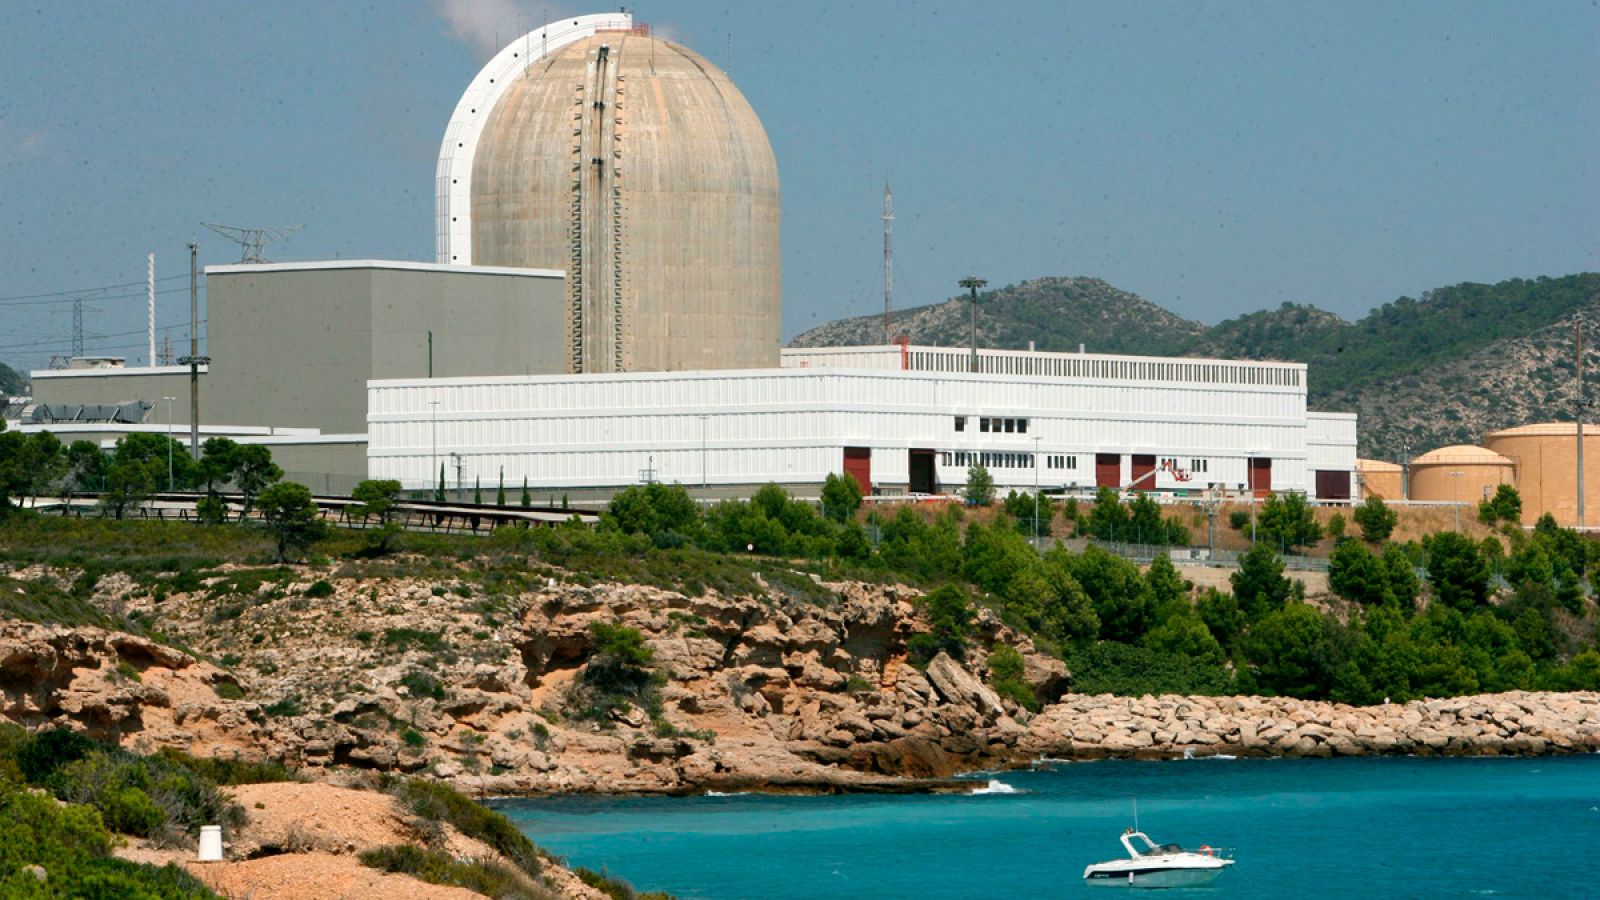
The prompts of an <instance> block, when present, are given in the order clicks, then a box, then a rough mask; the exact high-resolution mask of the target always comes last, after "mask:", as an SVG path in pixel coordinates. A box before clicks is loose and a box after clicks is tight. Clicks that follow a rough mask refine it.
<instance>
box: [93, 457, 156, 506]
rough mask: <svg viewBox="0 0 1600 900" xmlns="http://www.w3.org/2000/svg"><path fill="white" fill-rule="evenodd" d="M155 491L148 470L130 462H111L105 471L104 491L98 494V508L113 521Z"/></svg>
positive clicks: (142, 465) (137, 463) (138, 463)
mask: <svg viewBox="0 0 1600 900" xmlns="http://www.w3.org/2000/svg"><path fill="white" fill-rule="evenodd" d="M154 490H155V478H154V477H152V476H151V474H150V468H149V467H148V466H146V465H144V464H143V463H140V462H135V461H132V460H122V461H120V462H112V463H111V466H110V468H108V469H106V489H105V491H104V492H102V493H101V494H100V508H101V510H102V511H103V512H105V513H108V514H110V516H111V517H112V518H114V519H120V518H122V517H123V516H124V515H126V514H127V512H128V510H130V509H132V508H134V507H136V506H138V505H139V504H141V503H143V502H144V501H145V500H146V499H147V498H149V496H150V494H151V493H152V492H153V491H154Z"/></svg>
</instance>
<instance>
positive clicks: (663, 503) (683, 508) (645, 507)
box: [600, 482, 787, 538]
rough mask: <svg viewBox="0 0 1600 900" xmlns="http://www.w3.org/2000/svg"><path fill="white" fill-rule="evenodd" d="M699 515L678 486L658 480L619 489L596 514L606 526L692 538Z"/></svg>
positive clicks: (685, 491) (684, 492) (691, 499)
mask: <svg viewBox="0 0 1600 900" xmlns="http://www.w3.org/2000/svg"><path fill="white" fill-rule="evenodd" d="M786 499H787V498H786ZM699 518H700V507H699V506H697V505H696V504H695V502H694V498H692V497H690V496H689V492H688V491H687V490H685V489H684V487H683V486H682V485H678V484H671V485H668V484H661V483H660V482H652V483H650V484H636V485H633V486H632V487H629V488H626V489H624V490H622V491H621V492H619V493H618V494H617V495H616V496H614V497H612V498H611V502H610V503H608V504H606V510H605V512H603V513H601V514H600V521H601V522H602V523H603V524H605V525H606V526H607V527H609V528H615V529H617V530H618V531H621V532H622V533H623V534H643V535H646V536H647V537H652V538H653V537H655V536H656V535H658V534H668V533H670V534H680V535H683V536H685V537H692V536H693V535H694V534H695V531H696V526H697V524H698V522H699Z"/></svg>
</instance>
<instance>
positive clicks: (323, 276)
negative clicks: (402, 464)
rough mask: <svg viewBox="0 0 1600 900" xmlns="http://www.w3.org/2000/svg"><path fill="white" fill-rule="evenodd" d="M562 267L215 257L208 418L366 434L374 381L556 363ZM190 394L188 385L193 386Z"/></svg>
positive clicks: (532, 369)
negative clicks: (247, 261) (250, 261)
mask: <svg viewBox="0 0 1600 900" xmlns="http://www.w3.org/2000/svg"><path fill="white" fill-rule="evenodd" d="M564 302H565V277H564V275H563V274H562V273H561V272H559V271H553V270H544V269H513V268H495V267H486V266H476V267H474V266H448V265H436V264H433V263H411V262H387V261H377V260H338V261H321V262H309V263H269V264H262V265H230V266H208V267H207V268H206V309H207V312H206V316H207V319H208V322H207V332H208V333H209V335H210V340H209V342H208V353H209V354H210V356H211V358H212V364H211V370H212V373H213V374H212V376H211V377H210V378H208V379H206V380H205V382H204V383H203V384H202V386H201V390H202V393H201V406H200V417H201V421H202V422H204V421H206V420H208V419H209V420H211V421H220V422H229V423H234V424H249V425H280V426H292V427H311V428H320V429H321V430H322V431H323V433H325V434H343V433H365V431H366V428H367V381H368V380H369V379H374V378H426V377H428V375H429V353H428V335H429V333H430V332H431V333H432V334H433V354H432V356H433V362H432V366H433V369H432V374H433V375H435V376H437V377H441V378H444V377H452V376H468V375H511V374H533V375H538V374H559V373H561V372H564V371H565V370H566V368H565V357H564V356H563V355H562V354H563V349H564V348H563V346H562V341H563V336H564V322H563V319H562V311H563V309H564V306H563V304H564ZM186 396H187V395H186Z"/></svg>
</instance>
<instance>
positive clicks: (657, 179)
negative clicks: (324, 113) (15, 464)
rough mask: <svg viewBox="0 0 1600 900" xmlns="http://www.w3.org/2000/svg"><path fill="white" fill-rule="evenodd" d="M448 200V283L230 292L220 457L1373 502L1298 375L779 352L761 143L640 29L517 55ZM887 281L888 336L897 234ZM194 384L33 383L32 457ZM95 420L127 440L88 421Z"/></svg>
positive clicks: (363, 266) (555, 477)
mask: <svg viewBox="0 0 1600 900" xmlns="http://www.w3.org/2000/svg"><path fill="white" fill-rule="evenodd" d="M442 118H443V117H442V116H441V119H442ZM435 179H436V181H435V186H436V191H435V197H436V208H435V257H436V258H435V261H434V262H432V263H418V262H400V261H383V260H322V261H311V262H289V263H272V264H253V263H245V264H235V265H226V266H212V267H208V268H207V269H206V275H207V280H208V286H209V287H210V290H209V291H208V294H209V296H208V315H209V320H210V329H211V331H210V340H209V341H208V344H209V346H208V348H207V353H208V354H209V356H210V359H209V364H208V366H207V367H206V368H205V369H204V370H203V372H202V373H201V376H200V378H199V383H200V395H201V402H200V404H199V408H200V410H201V413H200V423H199V433H200V435H201V436H202V438H203V437H205V436H209V435H213V434H227V435H228V436H230V437H233V438H234V439H235V440H239V441H244V442H251V441H254V442H260V443H270V444H272V446H273V448H274V449H273V452H274V455H275V456H277V457H279V458H280V459H283V460H285V462H286V464H285V466H284V468H285V469H287V470H289V472H288V474H289V475H290V477H293V478H295V479H297V480H301V481H304V482H305V483H307V484H308V485H309V486H311V487H312V488H313V490H316V491H323V492H330V493H333V492H339V491H348V489H349V487H351V486H353V485H354V483H355V482H356V481H358V480H359V479H361V478H366V477H374V478H394V479H397V480H399V481H400V482H401V483H402V484H403V486H404V487H405V488H406V489H408V490H414V491H431V490H432V489H434V488H435V486H436V485H437V484H438V482H439V480H440V479H441V473H443V472H448V475H449V477H448V481H449V483H450V484H452V485H460V484H463V483H464V484H466V485H467V486H471V485H472V484H474V483H475V482H481V483H483V484H490V483H493V482H494V481H495V480H496V479H503V481H504V483H506V484H508V485H518V484H521V483H523V482H524V481H526V483H527V484H528V485H529V487H530V489H532V490H533V491H535V492H552V491H558V492H560V493H561V494H570V495H571V496H572V497H573V498H574V499H592V500H597V499H603V498H604V497H606V496H608V495H609V494H610V493H614V492H615V491H617V490H620V489H621V488H624V487H626V486H628V485H631V484H637V483H640V482H648V481H661V482H677V483H680V484H683V485H685V486H687V487H689V488H690V489H692V490H696V491H698V492H700V493H702V494H704V495H708V496H709V495H711V494H720V495H723V496H726V495H730V494H734V495H737V494H741V493H748V492H749V491H751V490H753V489H754V488H755V487H757V486H759V485H762V484H766V483H769V482H775V483H778V484H782V485H785V486H786V487H788V488H790V489H791V490H793V491H794V492H795V493H796V494H798V495H801V496H816V492H817V491H818V490H819V489H820V487H821V485H822V483H823V481H824V479H825V478H826V477H827V476H828V475H829V474H833V473H843V474H846V475H848V476H849V477H852V478H854V479H855V480H856V481H857V482H858V483H859V484H860V486H861V487H862V488H863V490H865V491H866V492H868V493H872V494H878V495H885V496H902V497H906V496H925V495H938V494H946V493H950V492H953V491H955V490H957V489H959V488H960V487H962V486H963V485H964V484H965V482H966V480H967V476H968V472H969V471H970V470H971V469H972V467H975V466H981V467H984V468H985V469H987V470H989V472H990V474H991V476H992V478H993V480H994V482H995V484H996V485H997V486H998V487H999V488H1000V489H1001V490H1002V491H1004V490H1007V489H1018V490H1033V489H1035V488H1039V489H1043V490H1046V491H1057V492H1067V493H1088V492H1092V491H1094V490H1096V489H1097V488H1101V487H1106V488H1112V489H1115V490H1138V491H1146V492H1150V493H1152V494H1153V495H1155V496H1160V497H1198V496H1201V495H1209V496H1216V495H1217V494H1219V493H1233V494H1248V495H1251V496H1257V497H1260V496H1265V495H1267V494H1269V493H1273V492H1280V491H1298V492H1304V493H1306V494H1307V495H1308V496H1310V497H1312V498H1314V499H1317V500H1321V501H1333V502H1348V501H1351V500H1353V499H1357V498H1358V497H1359V492H1360V484H1359V482H1358V481H1357V479H1356V478H1355V472H1356V459H1355V456H1356V417H1355V416H1354V415H1350V414H1343V413H1316V412H1310V411H1308V410H1307V408H1306V394H1307V384H1306V374H1307V373H1306V367H1305V366H1304V365H1303V364H1299V363H1291V362H1270V361H1258V360H1240V361H1231V360H1217V359H1201V358H1183V359H1179V358H1165V357H1147V356H1127V355H1112V354H1100V353H1090V352H1081V351H1080V352H1078V353H1043V352H1033V351H1031V350H1030V351H1020V350H998V349H992V348H982V347H920V346H913V345H910V344H883V345H874V346H865V347H836V348H827V349H820V350H780V346H779V340H780V333H779V328H780V293H779V292H780V275H781V268H780V242H779V221H780V212H781V210H780V192H779V178H778V164H777V160H776V158H775V156H774V153H773V149H772V147H771V145H770V144H769V143H768V140H767V135H766V132H765V130H764V129H763V128H762V125H761V121H760V119H759V118H758V117H757V115H756V112H755V110H754V109H752V107H751V105H750V104H749V103H748V102H747V101H746V100H745V98H744V96H743V95H742V94H740V92H739V90H738V88H737V87H735V86H734V84H733V82H732V81H731V80H730V79H729V78H728V76H727V75H726V74H725V73H723V72H722V71H721V70H719V69H718V68H717V67H716V66H714V65H712V64H711V63H710V62H708V61H707V60H706V59H705V58H703V57H701V56H699V55H697V54H696V53H694V52H693V51H692V50H690V49H688V48H686V47H683V46H680V45H678V44H676V43H673V42H671V41H665V40H661V39H660V38H658V37H656V36H654V35H652V34H651V33H650V31H649V30H648V28H646V27H645V26H643V25H642V24H640V23H637V22H635V21H634V19H633V17H631V16H629V15H627V14H625V13H607V14H601V15H592V16H580V17H576V18H570V19H564V20H562V21H559V22H554V23H551V24H549V25H547V26H545V27H543V28H540V29H537V30H535V31H533V32H530V33H528V34H526V35H523V36H521V37H519V38H516V39H515V40H513V41H511V42H510V43H508V44H507V45H506V46H505V47H504V48H503V49H502V50H501V51H500V52H499V53H497V54H496V55H495V56H494V57H493V59H491V60H490V61H489V63H488V64H487V65H485V66H484V67H483V68H482V70H481V71H479V72H478V73H477V75H476V76H475V77H473V78H472V79H471V80H470V82H469V83H468V85H467V87H466V90H465V92H464V93H463V94H462V95H461V99H460V101H459V103H458V104H457V105H456V107H455V109H454V111H453V113H452V114H451V115H450V116H449V119H448V123H447V124H446V126H445V132H444V138H443V140H442V142H441V145H440V154H439V161H438V168H437V170H436V175H435ZM904 199H905V198H904V196H903V197H902V200H904ZM890 216H891V213H890V211H889V208H888V205H887V193H886V196H885V209H884V218H885V223H886V224H887V220H888V219H889V218H890ZM421 218H422V217H421V216H419V219H421ZM424 221H425V220H424ZM862 251H863V253H864V254H867V255H869V256H871V257H875V256H876V255H877V252H878V248H877V247H876V246H872V247H863V248H862ZM883 258H884V264H885V273H884V274H885V298H884V302H885V303H886V304H887V303H888V302H889V301H888V290H889V288H888V283H889V281H888V279H889V274H890V273H889V266H890V256H889V244H888V234H887V229H886V231H885V244H884V247H883ZM953 287H954V285H952V288H953ZM863 300H864V301H867V300H868V298H865V297H864V298H863ZM41 374H42V376H43V377H41ZM187 374H188V370H187V368H180V367H166V368H161V367H155V368H150V369H138V368H118V367H116V366H114V365H108V366H105V367H99V368H84V367H80V368H78V369H75V370H73V371H70V372H63V373H59V374H57V375H51V374H49V373H35V384H36V385H37V386H38V391H37V393H38V395H39V400H40V401H41V402H40V403H39V404H37V408H42V409H45V410H46V411H47V414H46V415H45V416H44V418H45V419H49V420H50V421H49V422H43V421H39V420H38V419H39V417H38V416H35V421H34V422H32V423H31V424H25V425H24V427H25V428H44V427H48V428H51V429H52V430H57V431H61V430H63V429H68V430H72V429H76V432H75V433H73V434H72V435H71V436H72V437H73V438H79V437H92V438H95V439H98V440H100V441H102V442H103V443H105V444H107V445H109V444H110V443H111V442H114V441H115V440H116V439H117V438H118V437H119V436H122V435H125V434H128V433H132V432H137V431H159V430H160V429H161V428H162V427H163V426H164V425H165V426H166V427H167V428H169V429H170V428H172V427H175V426H176V427H181V428H184V429H187V428H188V405H187V404H176V403H174V402H173V401H172V399H170V398H174V397H177V396H182V395H185V394H186V393H187ZM163 401H165V405H162V404H163ZM95 404H105V405H106V406H104V407H103V408H105V409H115V410H116V411H117V414H116V417H115V419H114V420H108V421H93V420H92V418H86V417H89V416H91V414H90V413H85V412H84V411H85V410H92V409H101V408H102V407H101V406H96V405H95ZM114 404H120V405H115V406H113V405H114ZM129 410H137V411H139V413H142V414H143V417H142V418H140V415H138V414H134V413H129V412H128V411H129ZM63 417H65V418H71V419H72V422H71V423H70V424H67V425H63V424H60V423H61V419H62V418H63Z"/></svg>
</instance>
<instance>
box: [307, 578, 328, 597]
mask: <svg viewBox="0 0 1600 900" xmlns="http://www.w3.org/2000/svg"><path fill="white" fill-rule="evenodd" d="M305 595H306V596H307V597H309V598H311V599H312V600H320V599H322V598H323V597H332V596H333V585H332V584H330V583H329V582H328V580H327V579H326V578H318V579H317V580H316V581H313V582H311V586H310V587H308V588H306V593H305Z"/></svg>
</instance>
